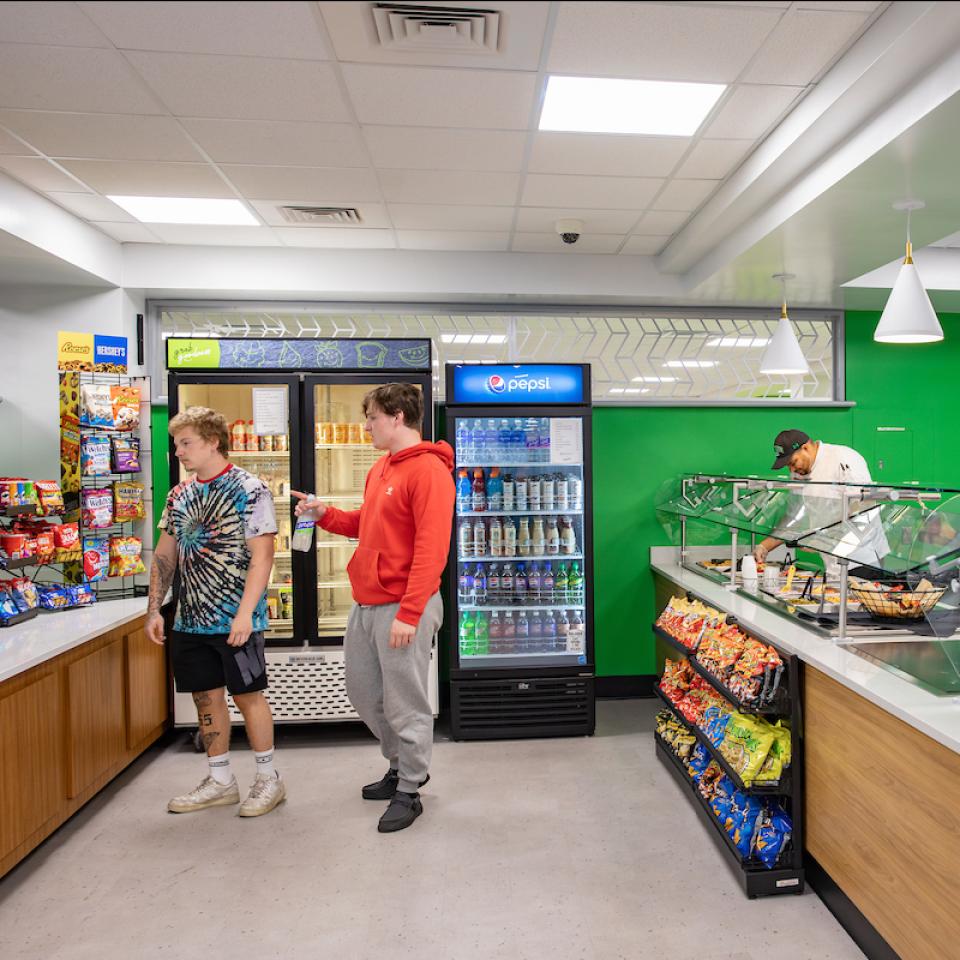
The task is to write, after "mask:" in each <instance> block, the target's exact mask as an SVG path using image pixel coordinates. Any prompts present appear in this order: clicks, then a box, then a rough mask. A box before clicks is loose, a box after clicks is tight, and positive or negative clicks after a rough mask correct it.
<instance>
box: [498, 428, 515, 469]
mask: <svg viewBox="0 0 960 960" xmlns="http://www.w3.org/2000/svg"><path fill="white" fill-rule="evenodd" d="M511 437H512V432H511V430H510V421H509V420H506V419H501V421H500V425H499V427H498V428H497V439H498V440H499V441H500V442H499V443H498V444H497V452H498V453H499V454H500V456H501V457H503V459H504V460H509V459H510V446H511V442H512V441H511Z"/></svg>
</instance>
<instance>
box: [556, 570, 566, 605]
mask: <svg viewBox="0 0 960 960" xmlns="http://www.w3.org/2000/svg"><path fill="white" fill-rule="evenodd" d="M553 602H554V603H566V602H567V568H566V566H565V565H564V564H562V563H561V564H559V569H558V570H557V575H556V577H555V578H554V580H553Z"/></svg>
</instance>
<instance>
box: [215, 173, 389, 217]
mask: <svg viewBox="0 0 960 960" xmlns="http://www.w3.org/2000/svg"><path fill="white" fill-rule="evenodd" d="M221 169H222V170H223V172H224V174H225V175H226V176H227V177H228V178H229V180H230V182H231V183H232V184H233V185H234V186H235V187H236V188H237V189H238V190H239V191H240V192H241V193H242V194H243V195H244V196H245V197H249V198H250V199H251V200H269V199H270V198H271V197H291V196H293V197H313V198H314V199H313V202H314V203H316V204H321V205H324V206H338V207H339V206H342V205H343V198H344V197H352V198H353V199H354V200H379V199H380V191H379V188H378V187H377V181H376V178H375V177H374V174H373V171H372V170H364V169H361V168H358V167H254V166H242V165H239V164H221Z"/></svg>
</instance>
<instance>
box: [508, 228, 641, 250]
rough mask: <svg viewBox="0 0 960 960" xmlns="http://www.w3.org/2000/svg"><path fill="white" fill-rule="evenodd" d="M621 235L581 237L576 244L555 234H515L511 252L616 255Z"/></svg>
mask: <svg viewBox="0 0 960 960" xmlns="http://www.w3.org/2000/svg"><path fill="white" fill-rule="evenodd" d="M621 243H623V236H622V235H619V234H618V235H616V236H613V235H610V236H608V235H604V234H600V235H596V236H592V237H587V236H583V237H581V238H580V239H579V240H578V241H577V242H576V243H564V242H563V241H562V240H561V239H560V237H558V236H557V234H555V233H517V234H515V235H514V238H513V245H512V247H511V249H512V250H515V251H518V252H523V253H616V252H617V251H618V250H619V249H620V244H621Z"/></svg>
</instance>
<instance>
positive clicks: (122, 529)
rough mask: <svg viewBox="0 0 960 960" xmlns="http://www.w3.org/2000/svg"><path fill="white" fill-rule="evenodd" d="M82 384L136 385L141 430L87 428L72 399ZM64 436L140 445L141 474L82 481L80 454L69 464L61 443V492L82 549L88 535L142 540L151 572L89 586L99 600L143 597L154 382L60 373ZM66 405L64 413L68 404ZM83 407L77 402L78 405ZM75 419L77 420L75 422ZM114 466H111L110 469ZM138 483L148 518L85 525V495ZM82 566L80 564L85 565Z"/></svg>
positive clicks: (108, 475) (146, 585) (99, 476)
mask: <svg viewBox="0 0 960 960" xmlns="http://www.w3.org/2000/svg"><path fill="white" fill-rule="evenodd" d="M84 384H106V385H109V386H115V385H116V386H135V387H138V388H139V390H140V427H139V429H138V430H133V431H117V430H112V429H109V428H107V427H100V426H96V427H95V426H88V425H86V424H82V423H80V417H79V409H74V408H73V405H72V404H73V397H77V398H79V391H80V387H81V386H83V385H84ZM60 385H61V389H60V396H61V410H60V418H61V419H60V423H61V434H62V433H63V431H64V429H65V428H66V429H70V427H71V426H72V427H73V429H79V433H80V442H81V445H82V443H83V438H84V437H91V436H102V437H115V436H129V437H134V438H136V439H138V440H139V441H140V471H139V472H137V473H114V472H109V473H98V474H96V475H94V476H84V475H83V474H82V472H81V470H80V460H79V456H80V454H79V449H78V450H77V453H76V462H71V460H70V459H69V458H67V456H66V455H65V453H64V451H65V449H66V448H65V446H64V445H63V444H61V463H60V474H61V487H62V489H63V496H64V503H65V512H64V516H63V520H64V522H71V521H75V522H77V523H79V527H80V543H81V550H82V544H83V538H84V537H85V536H91V535H96V536H99V537H105V538H107V539H108V540H109V538H110V537H131V536H136V537H139V538H140V540H141V541H142V542H143V545H144V552H143V555H142V556H143V562H144V566H145V568H146V570H147V572H144V573H138V574H133V575H130V576H126V577H107V578H105V579H101V580H97V581H94V582H93V583H92V584H91V587H92V588H93V589H94V591H95V592H96V594H97V599H98V600H120V599H129V598H132V597H145V596H146V595H147V593H148V589H149V582H150V581H149V567H150V558H149V555H148V553H147V548H148V544H152V543H153V538H152V536H150V531H151V529H152V522H151V514H152V510H151V504H152V484H151V477H152V470H151V468H150V442H149V433H150V428H149V425H150V378H149V377H130V376H126V375H124V374H119V373H87V372H68V373H61V374H60ZM65 397H66V398H67V400H66V403H67V404H68V406H67V408H66V409H65V407H64V403H65V399H64V398H65ZM77 402H79V401H77ZM74 417H75V419H74ZM112 467H113V464H112V463H111V468H112ZM124 480H136V481H137V482H138V483H142V484H143V486H144V497H143V500H144V511H145V516H144V518H143V519H140V520H120V521H117V520H114V523H112V524H111V525H110V526H109V527H97V528H90V527H88V526H85V525H84V522H83V516H82V513H81V509H80V506H81V503H80V501H81V492H82V491H83V490H86V489H91V488H97V487H107V486H109V487H111V488H112V486H113V484H114V483H115V482H117V481H124ZM81 563H82V560H81Z"/></svg>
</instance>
